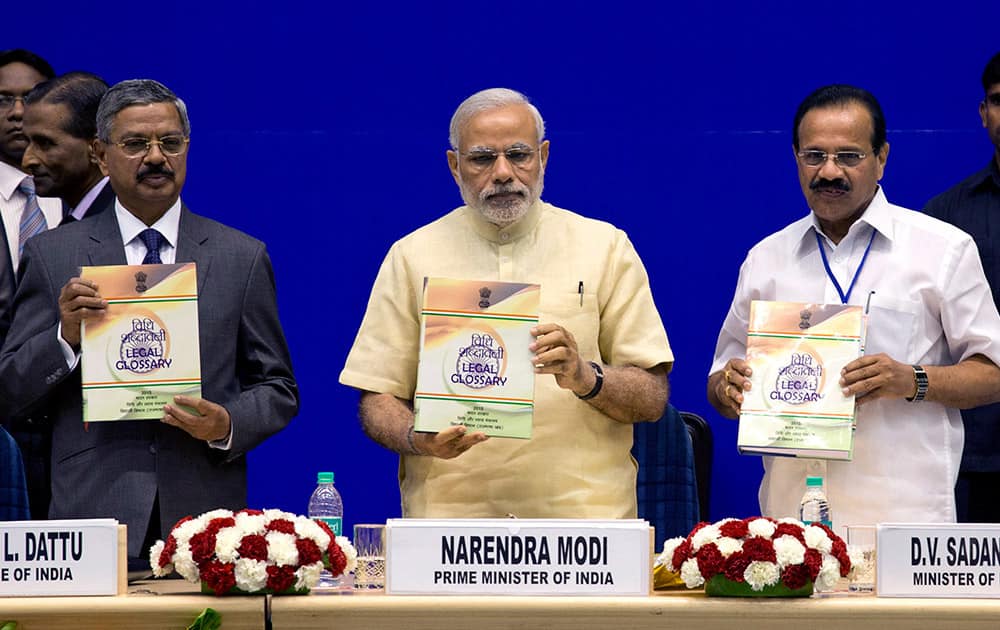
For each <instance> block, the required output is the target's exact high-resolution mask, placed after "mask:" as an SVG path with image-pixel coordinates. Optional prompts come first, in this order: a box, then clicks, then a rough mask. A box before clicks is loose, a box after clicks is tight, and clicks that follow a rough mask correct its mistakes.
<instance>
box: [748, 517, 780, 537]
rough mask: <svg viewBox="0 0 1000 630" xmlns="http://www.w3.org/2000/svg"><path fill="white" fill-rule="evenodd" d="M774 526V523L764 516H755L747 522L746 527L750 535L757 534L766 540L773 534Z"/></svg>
mask: <svg viewBox="0 0 1000 630" xmlns="http://www.w3.org/2000/svg"><path fill="white" fill-rule="evenodd" d="M775 527H776V525H775V524H774V523H772V522H771V521H769V520H767V519H766V518H755V519H753V520H752V521H750V522H749V523H747V529H748V530H749V532H750V534H749V535H750V536H757V537H759V538H766V539H768V540H770V539H771V536H774V529H775Z"/></svg>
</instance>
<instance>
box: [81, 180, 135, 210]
mask: <svg viewBox="0 0 1000 630" xmlns="http://www.w3.org/2000/svg"><path fill="white" fill-rule="evenodd" d="M107 185H108V178H107V177H105V178H103V179H101V180H100V181H99V182H97V183H96V184H94V186H93V187H92V188H91V189H90V190H88V191H87V194H86V195H84V196H83V199H81V200H80V203H78V204H76V207H75V208H73V209H72V210H71V211H70V214H72V215H73V218H74V219H76V220H77V221H79V220H80V219H82V218H83V217H84V216H86V214H87V210H89V209H90V206H91V205H92V204H93V203H94V200H95V199H97V195H99V194H101V191H103V190H104V187H105V186H107ZM129 214H131V213H129Z"/></svg>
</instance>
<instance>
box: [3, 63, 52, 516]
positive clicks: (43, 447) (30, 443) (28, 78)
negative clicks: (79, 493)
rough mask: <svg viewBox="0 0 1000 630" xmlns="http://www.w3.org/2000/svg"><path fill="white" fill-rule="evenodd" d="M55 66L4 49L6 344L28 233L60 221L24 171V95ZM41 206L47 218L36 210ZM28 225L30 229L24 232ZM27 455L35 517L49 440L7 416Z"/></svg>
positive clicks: (41, 502) (42, 498)
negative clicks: (8, 311)
mask: <svg viewBox="0 0 1000 630" xmlns="http://www.w3.org/2000/svg"><path fill="white" fill-rule="evenodd" d="M54 75H55V73H54V72H53V70H52V66H50V65H49V64H48V62H47V61H45V60H44V59H42V58H41V57H39V56H38V55H36V54H34V53H32V52H29V51H27V50H22V49H15V50H6V51H3V52H0V345H2V344H3V340H4V338H5V337H6V331H7V321H6V320H7V315H8V313H7V310H8V309H9V308H10V305H11V303H12V302H13V300H14V290H15V287H16V286H17V281H16V280H17V270H18V267H19V266H20V262H21V254H20V252H21V249H22V248H23V245H24V243H22V242H21V241H22V235H23V236H25V239H24V240H26V239H27V237H28V236H30V235H32V234H34V233H36V232H39V231H44V230H45V229H46V228H54V227H56V226H57V225H59V220H60V218H61V217H60V215H61V212H62V210H61V204H60V203H59V200H58V199H45V198H42V197H39V196H37V194H36V193H37V191H35V190H34V181H33V179H32V178H31V177H30V176H29V175H27V174H26V173H24V172H22V171H21V170H20V169H21V159H22V157H23V155H24V151H25V148H26V147H27V145H28V139H27V136H25V134H24V130H23V116H24V98H25V96H26V95H27V94H28V92H30V91H31V90H32V89H33V88H34V87H35V86H36V85H38V84H39V83H42V82H43V81H45V80H47V79H51V78H52V77H53V76H54ZM35 204H37V208H38V209H39V210H41V214H42V217H44V221H41V220H39V218H38V217H37V216H35V217H34V219H32V216H31V212H32V210H33V209H34V207H35ZM22 224H24V225H25V226H27V227H26V229H23V230H22ZM2 420H4V422H5V423H6V426H8V427H9V428H10V433H11V435H12V436H13V437H14V439H15V440H16V441H17V443H18V446H19V447H20V449H21V452H22V454H23V458H24V465H25V473H26V478H27V482H28V494H29V503H30V505H31V513H32V517H33V518H45V516H46V514H47V510H48V501H49V500H48V488H49V455H48V453H49V443H48V436H47V434H46V433H45V432H44V431H43V430H41V429H40V428H39V427H38V426H37V425H36V422H35V419H34V418H31V417H25V418H16V419H15V418H2Z"/></svg>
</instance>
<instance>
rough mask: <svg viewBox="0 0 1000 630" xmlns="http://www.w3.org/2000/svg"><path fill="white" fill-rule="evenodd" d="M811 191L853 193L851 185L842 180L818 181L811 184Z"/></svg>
mask: <svg viewBox="0 0 1000 630" xmlns="http://www.w3.org/2000/svg"><path fill="white" fill-rule="evenodd" d="M809 190H840V191H843V192H851V185H850V184H848V183H847V182H846V181H844V180H842V179H817V180H815V181H812V182H809Z"/></svg>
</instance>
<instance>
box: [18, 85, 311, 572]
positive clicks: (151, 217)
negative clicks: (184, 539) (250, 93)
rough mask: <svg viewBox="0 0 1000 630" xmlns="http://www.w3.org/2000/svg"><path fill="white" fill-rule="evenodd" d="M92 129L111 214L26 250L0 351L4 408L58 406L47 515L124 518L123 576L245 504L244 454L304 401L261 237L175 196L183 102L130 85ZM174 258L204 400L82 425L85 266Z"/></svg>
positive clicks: (92, 308)
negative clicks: (203, 519)
mask: <svg viewBox="0 0 1000 630" xmlns="http://www.w3.org/2000/svg"><path fill="white" fill-rule="evenodd" d="M97 129H98V137H99V138H100V142H98V143H97V159H98V163H99V164H100V165H101V170H102V171H103V172H104V173H105V174H107V175H108V176H109V177H110V179H111V186H112V188H113V189H114V191H115V194H116V196H117V201H116V202H115V208H114V210H113V211H108V212H104V213H102V214H100V215H98V216H96V217H94V218H92V219H87V220H85V221H76V222H72V223H69V224H67V225H63V226H62V227H60V228H59V229H57V230H51V231H49V232H46V233H44V234H40V235H38V236H36V237H33V238H32V239H31V240H30V241H29V242H28V244H27V245H26V247H25V253H24V266H23V269H22V273H21V285H20V287H19V289H18V292H17V296H16V298H15V301H14V306H13V318H12V321H11V327H10V331H9V334H8V336H7V340H6V343H5V344H4V346H3V349H2V351H0V413H3V414H5V415H11V414H16V413H30V411H31V410H32V409H33V408H35V407H37V406H39V405H47V406H48V407H49V408H50V409H51V412H50V414H49V417H48V421H49V424H48V426H50V427H51V431H52V501H51V503H50V505H49V516H50V518H97V517H107V518H116V519H118V520H119V521H120V522H122V523H125V524H126V525H127V526H128V555H129V565H130V568H136V569H141V568H143V567H146V568H148V567H149V556H148V550H149V547H150V546H151V544H152V543H153V542H155V541H156V540H157V539H161V538H165V535H166V533H168V532H169V530H170V528H171V527H172V526H173V524H174V523H175V522H176V521H178V520H179V519H180V518H182V517H183V516H186V515H191V514H199V513H202V512H205V511H208V510H211V509H215V508H220V507H224V508H230V509H240V508H243V507H246V491H247V488H246V457H245V456H246V454H247V452H249V451H250V450H251V449H253V448H254V447H256V446H257V445H258V444H260V443H261V442H263V441H264V440H265V439H266V438H267V437H269V436H270V435H272V434H274V433H276V432H277V431H280V430H281V429H282V428H284V427H285V425H287V423H288V422H289V421H290V420H291V419H292V417H293V416H294V415H295V414H296V413H297V411H298V404H299V396H298V387H297V385H296V383H295V377H294V375H293V373H292V366H291V359H290V357H289V354H288V347H287V345H286V343H285V337H284V333H283V332H282V328H281V323H280V321H279V319H278V312H277V301H276V295H275V285H274V274H273V271H272V268H271V262H270V258H269V257H268V255H267V251H266V249H265V246H264V244H263V243H261V242H260V241H258V240H256V239H254V238H251V237H250V236H248V235H246V234H244V233H242V232H239V231H238V230H235V229H233V228H230V227H227V226H225V225H222V224H221V223H218V222H216V221H213V220H211V219H207V218H205V217H202V216H199V215H196V214H194V213H193V212H191V211H190V210H189V209H188V208H187V207H186V205H184V204H182V202H181V199H180V194H181V189H182V188H183V186H184V181H185V176H186V173H187V154H188V147H189V143H190V138H191V124H190V121H189V119H188V115H187V107H186V106H185V105H184V102H183V101H182V100H180V99H179V98H178V97H177V96H176V95H175V94H174V93H173V92H172V91H170V90H169V89H168V88H167V87H166V86H164V85H162V84H160V83H157V82H156V81H151V80H146V79H143V80H131V81H123V82H121V83H119V84H117V85H115V86H114V87H112V88H111V89H110V90H108V93H107V94H105V96H104V98H103V99H102V100H101V106H100V108H99V110H98V115H97ZM175 262H194V263H195V264H196V265H197V276H198V286H199V295H198V338H199V346H200V352H201V388H202V396H203V397H202V398H194V397H189V396H175V397H174V399H173V403H172V404H168V405H166V406H165V407H164V410H163V418H162V419H161V420H160V421H159V422H157V421H155V420H138V421H117V422H93V423H89V424H87V425H85V424H84V423H83V421H82V420H83V417H82V413H83V410H82V400H81V381H80V369H79V364H80V332H81V323H82V322H83V321H84V320H94V319H99V318H101V317H103V316H104V313H105V308H106V307H107V302H106V301H105V300H104V298H103V296H102V295H101V293H100V287H98V286H96V285H95V283H94V282H93V281H91V280H87V279H83V278H80V277H78V276H79V271H80V267H83V266H88V265H124V264H131V265H136V264H157V263H165V264H169V263H175ZM175 343H183V340H175Z"/></svg>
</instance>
